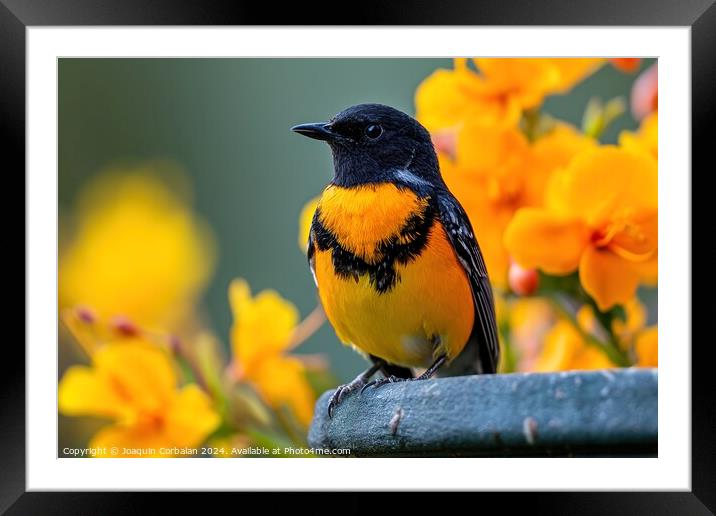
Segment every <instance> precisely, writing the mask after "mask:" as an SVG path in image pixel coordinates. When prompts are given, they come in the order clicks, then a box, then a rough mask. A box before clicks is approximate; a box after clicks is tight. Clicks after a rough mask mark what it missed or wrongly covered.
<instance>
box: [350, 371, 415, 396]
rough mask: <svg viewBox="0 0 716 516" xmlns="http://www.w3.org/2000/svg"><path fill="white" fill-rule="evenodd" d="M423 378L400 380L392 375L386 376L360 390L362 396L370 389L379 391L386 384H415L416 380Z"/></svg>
mask: <svg viewBox="0 0 716 516" xmlns="http://www.w3.org/2000/svg"><path fill="white" fill-rule="evenodd" d="M420 379H421V378H420V377H418V378H398V377H397V376H393V375H392V374H391V375H390V376H386V377H385V378H377V379H375V380H373V381H372V382H368V383H366V384H365V385H364V386H363V387H362V388H361V390H360V392H361V394H363V391H365V390H366V389H367V388H368V387H373V388H375V389H377V388H378V387H380V386H382V385H385V384H386V383H398V382H413V381H415V380H420Z"/></svg>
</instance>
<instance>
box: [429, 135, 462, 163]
mask: <svg viewBox="0 0 716 516" xmlns="http://www.w3.org/2000/svg"><path fill="white" fill-rule="evenodd" d="M431 136H432V140H433V146H434V147H435V152H437V153H439V154H445V155H446V156H448V157H449V158H450V159H455V156H456V153H457V134H456V133H455V131H439V132H436V133H433V134H432V135H431Z"/></svg>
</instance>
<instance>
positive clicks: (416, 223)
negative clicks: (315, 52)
mask: <svg viewBox="0 0 716 516" xmlns="http://www.w3.org/2000/svg"><path fill="white" fill-rule="evenodd" d="M291 129H292V131H294V132H296V133H298V134H301V135H303V136H307V137H309V138H313V139H315V140H321V141H324V142H326V143H327V144H328V145H329V147H330V149H331V153H332V156H333V178H332V179H331V181H330V182H329V183H328V184H327V185H326V187H325V188H324V189H323V191H322V193H321V194H320V196H319V199H318V203H317V207H316V210H315V213H314V215H313V219H312V222H311V228H310V232H309V237H308V242H307V256H308V264H309V268H310V271H311V273H312V275H313V280H314V282H315V284H316V287H317V291H318V297H319V300H320V303H321V305H322V306H323V309H324V311H325V313H326V316H327V318H328V320H329V322H330V323H331V325H332V326H333V328H334V330H335V332H336V334H337V336H338V338H339V340H340V341H342V343H344V344H346V345H348V346H350V347H352V348H354V349H355V350H356V351H358V352H359V353H360V354H362V355H363V356H365V357H366V358H367V359H368V360H370V362H371V366H370V367H369V368H368V369H367V370H365V371H364V372H362V373H361V374H360V375H358V376H357V377H356V378H355V379H354V380H353V381H351V382H349V383H347V384H344V385H341V386H339V387H338V388H337V389H336V390H335V391H334V392H333V395H332V396H331V399H330V400H329V403H328V415H329V417H332V415H333V411H334V410H335V409H336V408H337V407H338V406H339V405H340V404H341V402H342V401H343V400H344V399H346V398H347V397H348V395H350V394H351V393H353V392H355V391H360V392H361V393H363V392H364V391H365V390H366V389H368V388H369V387H373V388H378V387H380V386H382V385H385V384H389V383H396V382H407V381H419V380H427V379H429V378H431V377H433V376H434V375H436V373H437V376H456V375H466V374H492V373H495V372H496V371H497V365H498V362H499V357H500V348H499V342H498V332H497V324H496V317H495V307H494V297H493V292H492V288H491V285H490V279H489V276H488V272H487V268H486V266H485V260H484V258H483V255H482V252H481V250H480V247H479V245H478V242H477V240H476V238H475V233H474V231H473V228H472V225H471V223H470V220H469V218H468V216H467V214H466V212H465V210H464V209H463V207H462V205H461V204H460V202H459V201H458V200H457V199H456V198H455V196H454V195H453V194H452V193H451V192H450V190H449V189H448V187H447V185H446V184H445V182H444V180H443V178H442V176H441V173H440V166H439V162H438V158H437V154H436V152H435V148H434V146H433V143H432V140H431V137H430V133H429V132H428V131H427V129H425V127H423V125H422V124H420V123H419V122H418V121H417V120H416V119H414V118H413V117H411V116H409V115H407V114H406V113H404V112H402V111H399V110H397V109H395V108H393V107H390V106H386V105H383V104H358V105H355V106H351V107H349V108H347V109H345V110H343V111H341V112H340V113H338V114H337V115H335V116H334V117H333V118H331V119H330V120H329V121H327V122H320V123H308V124H300V125H296V126H294V127H292V128H291ZM413 369H420V370H423V369H424V372H422V373H421V374H418V375H417V376H414V375H413ZM378 372H380V373H381V375H382V377H380V378H376V379H373V380H371V378H372V377H373V376H375V375H376V374H377V373H378Z"/></svg>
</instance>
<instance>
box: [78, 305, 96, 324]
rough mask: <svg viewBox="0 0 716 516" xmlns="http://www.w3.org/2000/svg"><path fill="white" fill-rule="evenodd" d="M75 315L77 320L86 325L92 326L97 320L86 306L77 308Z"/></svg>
mask: <svg viewBox="0 0 716 516" xmlns="http://www.w3.org/2000/svg"><path fill="white" fill-rule="evenodd" d="M75 313H76V314H77V318H78V319H79V320H80V321H82V322H83V323H86V324H93V323H94V322H95V321H96V320H97V317H96V316H95V314H94V312H93V311H92V310H90V309H89V308H87V307H86V306H78V307H77V308H76V309H75Z"/></svg>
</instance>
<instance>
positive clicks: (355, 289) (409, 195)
mask: <svg viewBox="0 0 716 516" xmlns="http://www.w3.org/2000/svg"><path fill="white" fill-rule="evenodd" d="M427 202H428V201H427V200H425V199H422V198H419V197H417V196H416V195H415V194H414V193H413V192H411V191H408V190H401V189H398V188H397V187H395V186H393V185H390V184H385V185H372V186H371V187H361V188H360V189H346V188H339V187H335V186H330V187H329V188H327V190H326V192H325V193H324V197H323V198H322V199H321V201H320V203H319V207H320V210H321V211H320V213H321V220H322V222H323V224H324V226H325V227H326V228H327V229H329V230H330V231H332V232H333V233H334V234H335V236H336V239H337V240H338V241H339V242H340V243H341V244H342V245H343V246H344V248H346V249H351V250H352V251H353V252H355V254H356V255H359V256H361V257H362V258H363V259H366V260H370V259H371V258H376V259H377V258H378V257H379V253H378V252H377V251H376V244H377V243H379V242H381V241H385V240H387V239H389V238H390V237H391V236H394V235H396V234H397V233H398V232H399V230H400V228H402V227H403V226H404V225H405V222H406V220H407V219H408V218H409V217H410V216H411V215H413V214H414V213H415V212H416V211H419V210H422V209H424V208H425V205H426V204H427ZM394 267H395V270H396V273H397V281H396V282H395V285H394V286H393V287H392V288H391V289H389V290H388V291H386V292H378V291H377V290H376V288H375V286H374V285H371V282H370V278H369V277H368V275H367V274H364V275H361V276H360V277H359V278H358V279H357V281H356V280H355V279H353V278H345V277H341V276H339V275H337V274H336V273H335V270H334V266H333V260H332V251H331V250H330V249H329V250H316V253H315V272H316V281H317V282H318V291H319V296H320V298H321V302H322V303H323V307H324V309H325V311H326V314H327V316H328V319H329V321H330V322H331V324H332V325H333V327H334V328H335V330H336V333H337V334H338V337H339V338H340V339H341V341H343V342H344V343H346V344H348V345H352V346H354V347H356V348H357V349H358V350H360V351H362V352H364V353H369V354H371V355H375V356H377V357H380V358H383V359H385V360H387V361H389V362H391V363H393V364H398V365H403V366H408V367H427V366H428V365H430V363H431V362H432V361H433V359H434V357H435V355H436V354H439V353H442V352H445V353H447V354H448V357H449V358H450V359H451V358H454V357H455V356H457V355H458V354H459V353H460V351H462V349H463V347H464V346H465V343H466V342H467V339H468V338H469V336H470V333H471V331H472V326H473V320H474V309H473V302H472V293H471V290H470V284H469V281H468V279H467V276H466V274H465V272H464V270H463V268H462V266H461V265H460V263H459V262H458V260H457V258H456V256H455V253H454V251H453V248H452V246H451V244H450V242H449V240H448V238H447V235H446V233H445V230H444V228H443V226H442V224H441V223H440V222H439V221H435V222H434V223H433V226H432V227H431V229H430V231H429V233H428V238H427V243H426V245H425V247H424V248H423V249H422V251H421V253H420V254H419V255H418V256H417V257H415V258H414V259H412V260H411V261H409V262H408V263H407V264H400V263H396V264H394ZM435 344H437V347H436V346H435Z"/></svg>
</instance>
